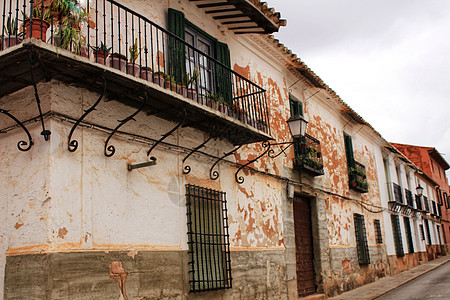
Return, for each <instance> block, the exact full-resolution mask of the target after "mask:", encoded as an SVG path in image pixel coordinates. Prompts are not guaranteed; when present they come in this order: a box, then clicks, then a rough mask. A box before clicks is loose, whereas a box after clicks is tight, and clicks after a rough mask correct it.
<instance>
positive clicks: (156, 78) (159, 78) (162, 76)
mask: <svg viewBox="0 0 450 300" xmlns="http://www.w3.org/2000/svg"><path fill="white" fill-rule="evenodd" d="M166 77H167V74H166V73H164V72H162V71H158V72H155V73H153V82H154V83H156V84H158V85H159V86H160V87H164V86H165V80H166Z"/></svg>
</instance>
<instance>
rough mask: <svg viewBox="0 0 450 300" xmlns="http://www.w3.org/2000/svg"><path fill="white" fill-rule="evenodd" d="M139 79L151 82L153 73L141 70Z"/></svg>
mask: <svg viewBox="0 0 450 300" xmlns="http://www.w3.org/2000/svg"><path fill="white" fill-rule="evenodd" d="M141 78H142V79H144V80H147V81H151V80H152V78H153V72H152V70H150V69H141Z"/></svg>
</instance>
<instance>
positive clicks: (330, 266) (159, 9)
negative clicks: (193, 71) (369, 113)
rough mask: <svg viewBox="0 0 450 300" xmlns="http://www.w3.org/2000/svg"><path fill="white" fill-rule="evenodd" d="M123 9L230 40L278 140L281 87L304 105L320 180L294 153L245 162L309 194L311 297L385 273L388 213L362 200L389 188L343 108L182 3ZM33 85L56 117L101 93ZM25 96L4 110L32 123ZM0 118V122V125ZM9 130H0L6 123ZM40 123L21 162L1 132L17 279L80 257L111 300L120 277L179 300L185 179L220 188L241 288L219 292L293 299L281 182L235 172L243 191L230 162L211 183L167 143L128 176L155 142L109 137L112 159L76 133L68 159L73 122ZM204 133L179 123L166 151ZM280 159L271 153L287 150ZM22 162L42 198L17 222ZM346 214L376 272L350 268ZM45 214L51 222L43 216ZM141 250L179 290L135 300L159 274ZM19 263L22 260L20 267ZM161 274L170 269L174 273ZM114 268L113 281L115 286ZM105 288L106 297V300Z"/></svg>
mask: <svg viewBox="0 0 450 300" xmlns="http://www.w3.org/2000/svg"><path fill="white" fill-rule="evenodd" d="M123 3H124V4H125V5H127V6H129V7H130V8H131V9H135V10H136V11H139V12H140V13H142V14H143V15H145V16H147V17H148V18H150V19H152V20H154V21H155V22H156V23H158V24H160V25H161V26H163V27H165V28H167V8H168V7H172V8H175V9H179V10H182V11H183V12H184V13H185V16H186V18H187V19H188V20H189V21H190V22H192V23H194V24H195V25H196V26H198V27H200V28H201V29H202V30H205V31H206V32H208V33H209V34H210V35H212V36H214V37H215V38H217V39H218V40H219V41H221V42H225V43H227V44H228V45H229V47H230V52H231V65H232V68H233V70H235V71H236V72H237V73H239V74H241V75H243V76H245V77H247V78H249V79H250V80H252V81H253V82H255V83H257V84H258V85H260V86H262V87H263V88H265V89H266V90H267V101H268V106H269V107H270V123H271V130H272V136H273V137H274V139H275V140H276V141H278V142H282V141H290V140H291V136H290V133H289V130H288V127H287V124H286V122H285V121H286V120H287V119H288V118H289V116H290V112H289V91H292V93H293V95H294V96H295V97H296V98H298V99H299V100H300V101H302V102H303V104H304V113H305V117H306V118H307V119H308V121H309V125H308V129H307V132H308V133H309V134H310V135H312V136H314V137H316V138H317V139H318V140H319V141H320V142H321V146H322V155H323V163H324V169H325V174H324V175H323V176H319V177H315V178H312V177H310V176H309V175H306V174H303V173H299V172H298V171H293V169H292V168H293V163H292V161H293V158H294V151H293V147H291V148H290V149H288V150H287V151H286V155H280V156H278V157H277V158H275V159H269V158H267V156H265V157H263V158H261V159H260V160H258V161H257V162H255V163H253V164H252V165H251V167H253V168H256V169H257V170H259V171H261V172H268V173H270V174H272V175H275V176H282V177H286V178H289V179H291V180H293V181H295V182H296V186H295V191H296V193H297V194H298V195H302V196H305V197H308V198H309V199H310V201H311V210H312V227H313V234H314V241H313V246H314V256H315V258H314V259H315V262H316V264H315V272H316V283H317V287H318V292H323V293H325V294H327V295H335V294H337V293H341V292H343V291H346V290H348V289H351V288H354V287H356V286H359V285H362V284H365V283H368V282H371V281H374V280H376V279H377V278H380V277H383V276H385V274H386V268H387V258H386V253H385V246H384V244H381V245H376V244H375V234H374V226H373V222H374V220H375V219H380V222H381V224H382V225H383V221H382V219H383V216H382V214H373V213H370V212H368V211H366V210H364V209H363V208H362V207H361V205H360V204H358V203H365V204H371V205H375V206H381V200H380V199H381V198H382V193H383V192H382V190H383V188H382V187H380V186H379V185H378V179H379V178H380V175H379V172H380V169H379V168H378V166H379V162H378V161H377V159H378V158H379V155H380V153H379V149H378V148H377V146H375V144H374V143H375V142H374V134H373V132H371V131H370V129H368V128H367V127H363V128H361V125H357V124H354V123H353V122H352V121H350V120H349V119H348V118H347V117H345V116H344V115H343V114H342V113H341V109H342V107H341V106H340V105H339V104H337V102H336V101H335V99H332V97H331V96H329V95H327V94H326V92H324V91H322V92H319V93H317V95H316V92H317V90H318V89H316V88H313V87H311V86H310V85H308V84H307V83H305V82H306V81H305V80H300V81H299V80H298V78H297V77H296V76H294V75H293V74H292V73H291V71H288V69H287V66H286V65H285V63H284V62H283V60H277V59H274V55H273V53H271V52H270V51H266V49H263V48H261V47H260V46H258V45H257V44H256V43H255V42H254V41H253V40H251V39H250V38H248V37H245V36H240V35H235V34H233V33H231V32H229V31H228V30H226V29H225V28H224V27H223V26H221V25H219V23H217V22H216V21H214V20H213V19H212V18H211V17H208V16H207V15H206V14H204V13H203V12H201V11H199V10H198V9H197V8H196V6H195V5H194V4H193V3H191V2H190V1H174V0H169V1H164V2H163V3H161V2H160V3H156V2H155V3H153V2H152V3H145V5H142V2H141V1H126V2H123ZM39 90H40V93H41V94H40V95H41V99H42V100H43V101H44V103H43V111H44V112H45V111H49V110H50V109H51V110H52V111H55V112H58V113H61V114H67V115H69V116H73V117H75V118H78V117H79V116H80V115H81V114H82V113H83V112H84V110H86V109H87V108H89V107H90V106H91V105H92V104H93V103H94V102H95V100H96V99H97V97H98V95H97V94H95V93H93V92H89V91H87V90H84V89H78V88H75V87H72V86H67V85H64V84H61V83H59V82H56V81H53V82H50V83H46V84H40V85H39ZM109 100H114V99H109ZM33 101H34V99H33V93H32V90H31V89H30V88H27V89H24V90H22V91H19V92H18V93H16V94H14V95H9V96H7V97H4V98H3V99H0V104H2V108H5V109H11V112H12V113H15V114H18V115H19V116H20V119H21V120H26V119H29V118H32V117H35V116H36V108H35V103H34V102H33ZM3 104H4V105H6V107H4V106H3ZM134 111H135V108H131V107H128V106H125V105H123V104H121V103H119V102H118V101H108V102H106V101H102V102H101V103H100V105H99V106H98V107H97V109H96V111H94V112H93V113H91V114H90V115H89V116H88V117H87V118H86V119H85V120H86V121H87V122H91V123H96V124H101V125H102V126H106V127H109V128H114V127H115V126H116V125H117V120H120V119H123V118H125V117H127V116H128V115H130V114H131V113H132V112H134ZM135 119H136V121H135V122H129V123H127V124H126V125H125V126H123V127H122V128H121V130H123V131H126V132H132V133H134V134H139V135H142V136H146V137H149V138H153V139H159V137H160V136H161V135H162V134H164V133H166V132H167V131H168V130H169V129H171V128H172V127H173V125H174V124H173V123H171V122H168V121H166V120H162V119H159V118H156V117H152V116H147V115H146V114H145V113H140V114H138V115H137V116H136V117H135ZM0 121H1V122H3V119H0ZM12 124H13V123H12V122H11V123H10V124H5V123H0V128H5V127H6V126H9V125H12ZM46 125H47V126H49V127H50V129H51V130H52V135H51V140H50V142H43V141H42V138H41V137H40V136H39V131H40V130H39V128H38V126H37V123H34V124H33V127H32V128H33V130H34V131H33V132H32V134H33V137H34V138H35V140H36V145H35V146H34V147H33V148H32V150H31V151H30V152H26V153H20V152H18V151H17V150H16V149H15V148H14V147H15V144H16V142H17V140H18V138H17V135H20V134H21V133H19V130H17V129H15V130H12V131H10V132H9V133H7V134H6V135H3V134H2V135H1V136H0V138H2V143H1V144H0V151H2V152H1V153H5V155H2V156H1V159H2V163H7V164H10V165H11V166H13V169H14V170H15V171H12V170H9V169H7V171H6V172H4V173H2V174H1V175H0V176H1V178H0V184H3V185H5V188H3V186H2V189H1V190H2V194H1V195H0V197H1V199H0V200H1V201H0V203H2V204H1V205H2V212H1V213H2V215H5V216H7V218H6V217H5V220H6V221H5V222H3V223H2V227H1V231H0V233H2V235H4V236H6V237H7V238H5V239H2V241H1V245H0V246H1V248H2V249H5V251H6V253H7V256H8V257H9V258H10V264H9V266H14V264H15V263H16V262H17V261H22V262H23V264H22V265H20V266H19V267H18V269H13V270H16V271H17V272H19V271H20V272H23V273H26V262H27V261H28V262H29V263H30V264H34V263H36V262H39V261H45V263H44V264H49V265H51V264H53V263H54V262H55V261H56V262H58V261H59V260H60V259H61V256H62V255H63V253H65V254H67V255H68V256H67V257H69V258H71V259H72V257H74V258H73V259H75V258H77V257H78V258H80V257H81V258H82V259H83V261H84V263H83V267H86V266H89V264H90V263H89V262H90V261H96V260H97V259H98V260H100V261H101V262H102V264H101V266H99V265H97V267H98V268H97V267H93V268H94V269H95V268H97V269H95V270H93V271H92V270H91V271H92V273H93V274H96V275H95V276H100V279H98V278H97V277H95V276H94V277H95V278H97V279H98V281H97V283H105V282H107V286H108V287H110V286H111V287H112V286H114V287H116V289H115V290H114V293H115V294H114V295H115V296H118V295H119V294H118V293H119V289H118V288H117V283H119V282H122V281H121V280H124V279H123V278H122V277H123V275H124V274H125V272H131V273H130V275H129V277H128V281H127V288H128V289H129V290H130V293H131V294H132V295H133V296H134V295H136V296H140V297H158V295H159V296H160V297H162V296H164V297H172V298H180V299H183V298H187V297H189V294H187V292H186V290H187V289H188V288H187V287H186V282H187V281H188V279H187V276H188V275H187V263H186V250H187V249H188V247H187V234H186V232H187V228H186V207H185V197H184V194H185V188H184V185H185V184H186V183H190V184H196V185H200V186H204V187H209V188H213V189H217V190H222V191H225V192H226V193H227V199H228V217H229V226H230V231H229V233H230V243H231V250H232V263H233V277H234V279H235V281H234V283H233V291H231V292H228V291H226V292H223V294H220V293H218V294H217V295H218V296H220V297H222V296H223V297H225V296H230V295H233V297H235V298H238V297H244V298H245V296H246V295H247V296H248V298H258V297H261V298H275V299H279V298H284V297H286V295H289V297H290V298H295V294H296V289H297V282H296V275H295V274H296V273H295V269H296V264H295V239H294V237H295V233H294V230H293V215H292V203H291V202H287V201H286V198H287V197H286V194H285V189H286V183H285V182H284V181H282V180H280V179H277V178H274V177H272V176H267V174H262V173H255V172H252V171H248V170H244V171H242V173H241V175H242V176H244V177H245V182H244V183H243V184H242V185H237V184H236V182H235V180H234V173H235V171H236V168H235V167H234V166H232V165H230V164H227V163H221V164H220V165H219V166H218V169H219V172H220V178H219V180H217V181H212V180H210V179H209V167H210V166H211V165H212V163H213V160H212V159H210V158H207V157H204V156H200V155H198V154H194V155H192V156H191V157H190V158H189V159H188V161H187V164H189V165H190V166H191V167H192V172H191V173H190V174H188V175H183V174H182V162H181V161H182V159H183V157H184V155H185V154H186V153H182V151H181V150H180V149H179V148H177V147H167V146H159V147H157V148H156V149H155V150H154V152H153V153H152V155H153V156H155V157H157V158H158V160H157V165H156V166H152V167H148V168H143V169H138V170H133V171H132V172H128V171H127V170H126V165H127V164H135V163H140V162H143V161H146V151H147V150H148V149H149V147H150V145H148V144H144V143H140V142H137V141H130V140H127V138H126V137H125V136H121V135H120V134H116V135H115V136H114V137H113V138H112V139H111V141H110V145H114V147H115V149H116V153H115V155H114V156H113V157H111V158H106V157H105V156H104V155H103V147H104V141H105V139H106V137H107V135H108V134H107V133H105V132H102V131H99V130H95V129H92V128H82V127H79V128H77V130H76V131H75V134H74V136H73V138H74V139H76V140H78V141H79V144H80V145H79V148H78V150H77V151H76V152H75V153H70V152H69V151H67V136H68V134H69V131H70V129H71V124H69V123H67V122H64V121H62V120H60V119H58V118H50V119H47V120H46ZM344 132H346V133H349V134H351V135H352V136H353V147H354V151H355V159H356V160H357V161H359V162H361V163H363V164H364V165H365V166H366V171H367V179H368V182H369V192H368V193H367V194H360V193H357V192H354V191H352V190H350V189H349V183H348V171H347V163H346V158H345V147H344V140H343V133H344ZM205 138H206V136H205V134H204V133H203V132H200V131H198V130H194V129H192V128H188V127H187V128H182V129H179V130H178V131H177V132H176V133H175V134H173V135H172V136H170V137H169V138H168V139H167V142H168V143H171V144H174V145H181V146H183V147H188V148H194V147H196V146H197V145H199V144H200V143H201V141H203V140H204V139H205ZM231 149H232V145H230V144H229V143H228V142H226V141H223V140H218V141H211V142H210V143H208V144H207V145H206V147H205V148H203V151H205V152H207V153H208V154H211V155H213V156H219V155H221V154H222V153H223V152H225V151H229V150H231ZM263 150H264V149H263V148H262V147H261V145H260V144H254V145H248V146H245V147H243V148H242V149H241V150H240V151H239V152H236V153H235V155H234V157H231V158H230V160H232V161H235V162H238V163H246V162H247V161H248V160H251V159H253V158H256V157H257V156H258V154H259V153H261V152H262V151H263ZM274 150H275V152H278V151H280V150H281V149H280V148H275V149H274ZM33 155H34V156H33ZM30 162H32V164H30ZM377 164H378V165H377ZM28 165H31V166H33V165H35V166H34V169H31V170H33V172H30V173H28V171H27V174H35V175H36V178H34V177H31V176H30V177H29V178H27V180H28V181H29V182H28V183H27V185H28V186H30V187H33V189H36V190H37V193H34V192H33V193H32V194H31V191H30V197H36V198H37V200H36V201H37V202H38V203H39V204H41V206H42V207H43V208H40V210H43V211H42V212H40V213H39V214H34V213H31V212H28V211H25V212H23V213H22V214H21V215H20V217H21V218H18V217H17V216H16V215H11V212H12V211H13V212H15V213H16V214H18V213H19V208H20V209H22V208H23V207H27V206H29V204H28V203H29V200H28V199H27V197H26V196H22V195H23V194H22V190H21V189H22V188H23V187H24V186H20V187H12V186H10V185H9V184H8V182H9V181H10V180H11V179H12V178H13V177H14V176H13V175H14V172H16V173H17V174H19V175H17V174H16V176H19V177H23V176H22V173H21V172H22V171H21V170H22V169H27V170H28V169H29V166H28ZM381 170H382V169H381ZM41 173H43V174H44V175H41ZM40 181H43V182H42V183H40ZM27 185H25V186H27ZM43 187H44V188H43ZM3 191H5V192H3ZM380 191H381V192H380ZM14 194H18V195H20V197H18V199H15V201H14V203H13V204H10V203H12V202H13V201H12V200H11V199H12V198H11V197H12V196H11V195H14ZM3 200H4V201H3ZM3 203H8V205H6V206H5V204H3ZM42 203H45V204H44V205H42ZM354 213H360V214H363V215H364V217H365V225H366V230H367V238H368V244H369V247H370V255H371V264H370V265H369V266H365V267H364V266H363V267H361V266H359V264H358V262H357V253H356V242H355V235H354V232H355V229H354V222H353V214H354ZM41 215H43V216H45V218H44V219H42V221H41V220H40V218H41ZM38 220H39V221H38ZM167 220H170V222H168V221H167ZM19 221H20V222H19ZM40 222H41V223H42V225H41V227H42V228H41V229H40V230H41V231H42V232H41V233H39V234H33V233H31V232H26V231H24V228H27V227H26V226H31V225H30V224H33V226H34V224H41V223H40ZM21 224H23V225H21ZM15 227H17V228H15ZM38 228H39V227H38ZM382 230H383V228H382ZM2 253H3V257H1V258H0V263H2V264H3V266H4V264H5V261H6V260H7V259H6V258H5V255H4V252H2ZM77 253H80V254H79V256H77V255H74V256H72V255H73V254H77ZM103 254H105V255H103ZM109 254H110V255H109ZM140 255H142V256H144V257H145V258H146V259H150V260H152V261H156V262H157V261H161V260H162V261H163V263H162V264H163V265H164V266H163V267H162V269H158V268H156V271H155V272H162V273H164V272H166V273H164V274H165V275H167V274H170V276H169V275H167V276H168V277H170V278H177V279H178V280H177V283H178V285H177V287H176V288H174V289H173V290H171V289H169V288H167V287H166V285H165V284H166V283H167V282H165V279H164V278H165V277H164V276H165V275H164V276H163V278H162V279H161V278H160V279H161V280H159V279H158V280H156V279H155V281H154V282H153V281H152V284H153V286H154V289H153V290H151V291H148V293H146V292H145V291H146V290H145V289H144V292H140V293H139V292H138V291H139V289H140V288H142V287H144V286H146V284H148V282H147V281H146V280H148V278H149V276H150V278H152V280H153V279H154V277H152V276H151V275H148V274H147V273H148V272H149V270H153V269H152V268H153V267H155V266H149V265H145V264H141V265H139V262H141V261H145V260H136V261H135V257H138V258H139V257H140ZM20 257H23V258H24V259H23V260H20ZM84 259H86V260H84ZM141 259H142V258H141ZM113 261H114V262H116V261H121V262H122V264H119V263H114V264H112V262H113ZM0 267H1V266H0ZM110 268H111V269H110ZM167 270H172V271H173V270H175V271H174V273H170V272H167ZM103 272H104V273H103ZM108 272H111V273H110V276H111V278H109V277H108ZM72 275H73V276H74V277H72V278H66V279H65V281H64V282H65V283H64V284H67V285H68V286H70V284H71V283H72V282H73V281H76V278H78V277H77V276H80V277H81V278H82V275H76V274H70V275H67V276H68V277H70V276H72ZM101 276H105V277H101ZM121 276H122V277H121ZM11 278H12V279H11V280H10V281H9V284H11V282H14V278H13V277H11ZM138 278H139V279H138ZM48 280H49V282H47V283H46V284H48V285H49V286H52V284H53V283H52V282H51V279H48ZM116 281H117V282H116ZM180 281H181V282H180ZM2 282H3V281H2ZM138 282H139V283H138ZM168 282H169V283H170V282H171V281H168ZM90 284H91V285H90V287H92V285H94V287H93V288H95V284H96V283H90ZM183 284H184V285H183ZM64 293H65V292H64ZM64 293H62V295H65V294H64ZM99 293H100V295H107V296H108V297H109V296H110V294H108V293H106V294H102V293H101V292H99ZM109 293H110V292H109ZM158 293H160V294H158ZM214 295H216V294H214ZM209 296H210V295H209V294H208V295H206V296H205V297H209ZM64 297H67V296H64ZM200 298H201V296H200Z"/></svg>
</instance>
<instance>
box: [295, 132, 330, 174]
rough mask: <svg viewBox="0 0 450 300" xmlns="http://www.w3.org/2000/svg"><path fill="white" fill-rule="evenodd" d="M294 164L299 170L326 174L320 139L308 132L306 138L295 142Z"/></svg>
mask: <svg viewBox="0 0 450 300" xmlns="http://www.w3.org/2000/svg"><path fill="white" fill-rule="evenodd" d="M294 145H295V154H296V155H295V159H294V166H295V168H297V169H299V170H305V171H307V172H308V173H310V174H311V175H313V176H320V175H323V174H324V171H323V159H322V151H321V149H320V141H319V140H317V139H315V138H313V137H312V136H310V135H308V134H306V135H305V137H304V138H302V139H300V140H299V141H297V142H296V143H295V144H294Z"/></svg>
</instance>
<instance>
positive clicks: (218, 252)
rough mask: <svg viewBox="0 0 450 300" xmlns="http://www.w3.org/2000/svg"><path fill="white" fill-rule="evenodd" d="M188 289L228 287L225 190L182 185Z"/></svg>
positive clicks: (228, 249)
mask: <svg viewBox="0 0 450 300" xmlns="http://www.w3.org/2000/svg"><path fill="white" fill-rule="evenodd" d="M186 214H187V227H188V246H189V252H188V253H189V286H190V291H191V292H194V293H196V292H204V291H212V290H220V289H229V288H231V287H232V277H231V259H230V238H229V233H228V216H227V214H228V210H227V201H226V194H225V193H224V192H221V191H216V190H213V189H208V188H203V187H200V186H195V185H191V184H187V185H186Z"/></svg>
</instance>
